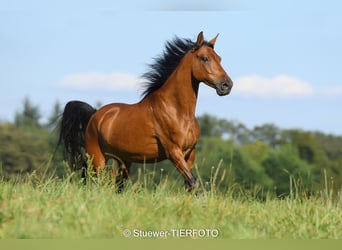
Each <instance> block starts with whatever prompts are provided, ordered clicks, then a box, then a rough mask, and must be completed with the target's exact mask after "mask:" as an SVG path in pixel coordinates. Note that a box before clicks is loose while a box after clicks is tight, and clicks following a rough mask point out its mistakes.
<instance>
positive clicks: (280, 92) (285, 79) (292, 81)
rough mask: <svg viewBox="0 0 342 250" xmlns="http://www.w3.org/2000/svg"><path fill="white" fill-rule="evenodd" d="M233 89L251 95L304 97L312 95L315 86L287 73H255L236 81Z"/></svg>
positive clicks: (241, 93)
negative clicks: (271, 74)
mask: <svg viewBox="0 0 342 250" xmlns="http://www.w3.org/2000/svg"><path fill="white" fill-rule="evenodd" d="M233 91H234V92H236V93H238V94H240V95H244V96H249V97H271V98H272V97H303V96H312V95H313V94H314V92H315V90H314V88H313V87H312V86H311V85H310V84H309V83H307V82H305V81H304V80H301V79H299V78H296V77H292V76H287V75H278V76H275V77H272V78H267V77H263V76H258V75H253V76H244V77H240V78H238V79H236V80H235V81H234V87H233Z"/></svg>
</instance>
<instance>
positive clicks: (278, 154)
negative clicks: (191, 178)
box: [0, 98, 342, 196]
mask: <svg viewBox="0 0 342 250" xmlns="http://www.w3.org/2000/svg"><path fill="white" fill-rule="evenodd" d="M97 105H99V104H97ZM62 108H63V107H62V106H61V105H60V104H59V103H58V102H56V104H55V105H54V107H52V110H51V114H50V116H49V117H48V119H47V122H45V123H42V122H41V114H40V111H39V107H38V106H36V105H34V104H32V102H31V101H30V100H29V99H28V98H26V99H25V100H24V102H23V107H22V110H20V111H18V112H17V113H16V114H15V117H14V123H8V122H1V123H0V164H1V165H0V166H1V169H2V170H1V171H2V173H1V174H2V176H3V177H4V179H9V178H11V176H15V175H18V174H21V175H22V174H25V173H32V172H34V171H35V172H38V173H39V172H44V173H53V174H54V175H56V176H58V177H63V176H65V175H66V174H68V171H69V170H68V168H67V167H66V164H65V163H63V156H62V152H61V150H60V149H56V143H57V135H58V128H57V123H58V117H59V115H60V114H61V112H62ZM198 120H199V123H200V127H201V138H200V141H199V143H198V145H197V156H196V165H197V166H198V171H197V172H198V175H199V176H200V177H201V180H202V181H203V183H204V184H206V183H209V182H210V180H211V179H213V178H218V177H220V179H219V180H220V181H219V183H218V186H217V187H215V188H217V189H222V190H225V189H226V188H227V187H228V186H229V184H232V183H236V184H239V185H241V186H243V187H244V188H247V189H248V188H254V187H255V186H258V187H260V188H262V189H264V190H272V191H274V192H275V193H276V194H277V195H278V196H282V195H288V194H289V193H290V185H289V183H290V181H293V180H296V181H297V183H292V184H293V185H294V184H296V185H297V186H300V187H301V188H303V189H305V190H310V191H312V192H314V191H315V190H321V189H322V188H325V186H324V185H325V183H326V180H325V178H326V179H327V180H328V182H329V183H331V184H332V185H333V186H334V190H340V189H341V187H342V137H341V136H337V135H328V134H324V133H321V132H316V131H314V132H313V131H303V130H300V129H280V128H278V127H277V126H276V125H274V124H264V125H262V126H257V127H254V128H252V129H249V128H247V127H246V126H245V125H243V124H242V123H239V122H237V121H229V120H224V119H218V118H217V117H214V116H211V115H208V114H204V115H202V116H200V117H198ZM142 169H149V170H150V172H151V173H152V172H153V178H154V181H155V182H158V180H159V179H160V175H164V176H168V177H169V178H170V179H171V180H175V181H179V179H180V177H179V174H178V173H177V172H176V170H175V168H174V167H173V166H172V165H171V164H170V163H169V162H168V161H164V162H162V163H159V164H157V165H155V164H152V165H147V166H142V165H135V166H133V167H132V170H133V173H132V180H133V181H134V180H136V179H137V178H138V174H139V171H141V170H142ZM214 173H216V176H214ZM323 176H324V178H323ZM180 181H181V180H180Z"/></svg>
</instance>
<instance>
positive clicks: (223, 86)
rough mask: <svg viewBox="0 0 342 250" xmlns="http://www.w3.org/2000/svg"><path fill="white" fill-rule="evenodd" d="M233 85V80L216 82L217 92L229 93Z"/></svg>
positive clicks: (220, 94)
mask: <svg viewBox="0 0 342 250" xmlns="http://www.w3.org/2000/svg"><path fill="white" fill-rule="evenodd" d="M232 87H233V82H222V83H217V84H215V89H216V93H217V94H218V95H219V96H225V95H228V94H229V93H230V91H231V89H232Z"/></svg>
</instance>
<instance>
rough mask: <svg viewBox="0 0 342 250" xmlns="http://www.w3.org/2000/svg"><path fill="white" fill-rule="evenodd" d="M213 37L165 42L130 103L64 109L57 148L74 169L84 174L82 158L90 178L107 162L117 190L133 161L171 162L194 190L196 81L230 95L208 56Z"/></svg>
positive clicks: (216, 61)
mask: <svg viewBox="0 0 342 250" xmlns="http://www.w3.org/2000/svg"><path fill="white" fill-rule="evenodd" d="M217 37H218V35H217V36H215V37H214V38H213V39H211V40H210V41H209V42H208V41H205V40H204V37H203V32H200V33H199V34H198V36H197V40H196V42H193V41H191V40H190V39H180V38H178V37H176V38H175V39H173V40H172V41H168V42H166V45H165V50H164V52H163V54H162V55H161V56H159V57H158V58H156V59H155V61H154V63H153V64H151V65H150V68H151V69H150V71H149V72H147V73H145V74H144V75H143V78H144V79H145V80H146V82H145V90H144V92H143V94H142V96H143V97H142V99H141V101H139V102H138V103H135V104H124V103H112V104H108V105H105V106H103V107H102V108H100V109H99V110H96V109H94V108H93V107H91V106H90V105H89V104H87V103H85V102H80V101H70V102H68V103H67V104H66V106H65V109H64V111H63V114H62V118H61V122H60V136H59V144H62V145H63V147H64V149H65V151H66V153H67V155H68V157H69V161H70V165H71V166H72V167H74V168H77V167H78V168H83V170H84V171H83V174H82V176H85V174H86V172H85V170H86V166H87V165H86V161H87V158H86V154H87V155H88V157H90V159H91V161H92V166H93V168H94V170H95V173H97V172H99V171H101V170H102V169H104V168H105V166H106V162H107V161H108V160H109V159H115V160H116V161H117V162H118V165H119V173H120V177H121V178H120V180H119V181H118V182H117V185H118V186H119V188H122V186H123V183H124V181H125V180H126V179H127V178H128V175H129V171H130V166H131V164H132V163H133V162H137V163H155V162H159V161H162V160H165V159H169V160H171V161H172V163H173V164H174V166H175V167H176V168H177V170H178V171H179V173H180V174H181V175H182V176H183V177H184V180H185V187H186V189H187V190H188V191H191V190H193V189H194V188H196V187H197V186H198V183H197V181H196V179H195V177H194V175H193V174H192V165H193V163H194V159H195V145H196V143H197V141H198V139H199V135H200V132H199V131H200V130H199V125H198V122H197V120H196V117H195V108H196V102H197V95H198V89H199V84H200V82H203V83H205V84H206V85H208V86H209V87H212V88H213V89H215V90H216V93H217V94H218V95H219V96H224V95H227V94H229V93H230V90H231V88H232V86H233V82H232V80H231V79H230V77H229V76H228V74H227V73H226V72H225V70H224V69H223V67H222V66H221V57H220V56H219V55H218V54H217V53H216V52H215V51H214V45H215V42H216V39H217Z"/></svg>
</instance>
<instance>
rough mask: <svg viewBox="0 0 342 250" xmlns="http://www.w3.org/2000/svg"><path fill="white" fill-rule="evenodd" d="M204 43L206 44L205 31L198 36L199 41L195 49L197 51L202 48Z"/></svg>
mask: <svg viewBox="0 0 342 250" xmlns="http://www.w3.org/2000/svg"><path fill="white" fill-rule="evenodd" d="M203 42H204V37H203V31H201V32H200V33H199V34H198V36H197V41H196V43H195V46H194V49H195V50H196V49H198V48H199V47H201V46H202V45H203Z"/></svg>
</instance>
